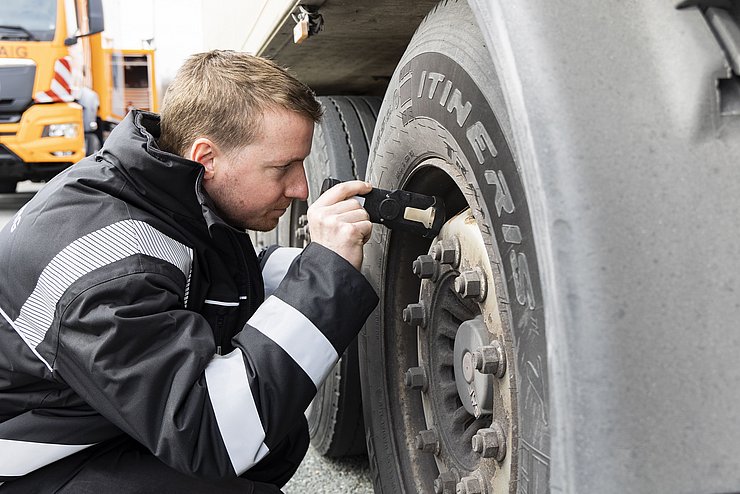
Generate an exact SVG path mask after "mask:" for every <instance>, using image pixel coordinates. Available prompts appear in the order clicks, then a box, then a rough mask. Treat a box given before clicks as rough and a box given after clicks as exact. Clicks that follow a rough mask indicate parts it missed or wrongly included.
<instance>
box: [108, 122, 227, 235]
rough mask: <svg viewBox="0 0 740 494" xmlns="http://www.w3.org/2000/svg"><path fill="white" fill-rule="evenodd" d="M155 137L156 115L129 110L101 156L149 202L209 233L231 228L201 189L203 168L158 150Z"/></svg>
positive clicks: (157, 130) (158, 133)
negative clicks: (202, 226) (191, 220)
mask: <svg viewBox="0 0 740 494" xmlns="http://www.w3.org/2000/svg"><path fill="white" fill-rule="evenodd" d="M159 136H160V127H159V115H157V114H155V113H150V112H145V111H141V110H132V111H130V112H129V113H128V115H126V118H124V119H123V121H122V122H121V123H120V124H118V125H117V126H116V128H115V129H113V131H112V132H111V134H110V136H108V138H107V139H106V141H105V144H104V146H103V148H102V150H101V153H102V155H103V157H104V158H105V159H106V160H108V161H110V162H112V163H113V164H114V165H115V166H116V167H117V168H118V169H119V170H120V171H121V172H122V173H123V175H124V176H125V177H126V179H127V181H128V182H129V183H130V184H131V185H132V187H133V188H134V189H135V190H136V192H137V193H138V194H140V195H141V196H143V197H145V198H146V199H147V200H148V201H149V202H151V203H153V204H155V205H157V206H159V207H161V208H164V209H167V210H169V211H171V212H173V213H176V214H179V215H184V216H187V217H190V218H195V219H200V218H203V219H204V220H205V222H206V224H207V225H208V230H209V231H212V228H213V227H214V226H216V225H220V226H227V227H228V228H232V227H231V226H230V225H228V224H227V223H226V222H225V221H224V220H223V219H222V218H221V217H220V216H219V214H218V212H217V211H216V208H215V206H214V204H213V201H212V199H211V198H210V197H209V196H208V194H207V193H206V192H205V190H204V189H203V187H202V180H203V166H202V165H201V164H200V163H197V162H195V161H192V160H189V159H187V158H183V157H182V156H178V155H175V154H172V153H168V152H166V151H162V150H161V149H159V146H158V145H157V139H158V138H159ZM232 229H234V228H232ZM234 230H236V229H234ZM238 231H240V230H238Z"/></svg>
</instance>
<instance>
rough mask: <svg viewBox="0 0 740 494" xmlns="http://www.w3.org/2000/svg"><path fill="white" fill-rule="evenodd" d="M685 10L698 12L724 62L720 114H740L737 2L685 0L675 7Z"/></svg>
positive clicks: (719, 85)
mask: <svg viewBox="0 0 740 494" xmlns="http://www.w3.org/2000/svg"><path fill="white" fill-rule="evenodd" d="M688 7H697V8H698V9H699V10H700V11H701V13H702V15H703V16H704V19H705V20H706V22H707V24H708V25H709V28H710V29H711V31H712V33H713V34H714V37H715V38H716V39H717V44H719V46H720V48H721V49H722V52H723V53H724V54H725V58H726V59H727V65H728V68H729V70H728V72H729V73H728V77H723V78H720V79H718V80H717V96H718V100H719V112H720V115H722V116H729V115H740V2H738V3H737V4H733V3H732V2H731V1H728V0H688V1H684V2H681V3H680V4H679V5H678V6H677V7H676V8H678V9H684V8H688Z"/></svg>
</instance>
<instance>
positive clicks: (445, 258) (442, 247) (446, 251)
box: [432, 237, 460, 268]
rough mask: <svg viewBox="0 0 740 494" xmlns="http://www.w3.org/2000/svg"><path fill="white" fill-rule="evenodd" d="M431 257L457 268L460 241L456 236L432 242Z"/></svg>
mask: <svg viewBox="0 0 740 494" xmlns="http://www.w3.org/2000/svg"><path fill="white" fill-rule="evenodd" d="M432 258H433V259H434V260H436V261H439V262H441V263H442V264H449V265H450V266H452V267H453V268H457V267H458V266H459V265H460V241H459V240H458V239H457V237H453V238H451V239H445V240H442V241H441V242H439V243H437V244H434V246H433V247H432Z"/></svg>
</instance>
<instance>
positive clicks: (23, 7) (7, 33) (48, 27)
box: [0, 0, 57, 41]
mask: <svg viewBox="0 0 740 494" xmlns="http://www.w3.org/2000/svg"><path fill="white" fill-rule="evenodd" d="M2 3H3V6H2V8H0V40H30V41H51V40H52V39H54V31H55V28H56V17H57V1H56V0H2Z"/></svg>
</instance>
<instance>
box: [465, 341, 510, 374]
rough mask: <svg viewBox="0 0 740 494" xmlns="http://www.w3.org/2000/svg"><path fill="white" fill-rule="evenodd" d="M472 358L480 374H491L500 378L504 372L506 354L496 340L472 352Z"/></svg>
mask: <svg viewBox="0 0 740 494" xmlns="http://www.w3.org/2000/svg"><path fill="white" fill-rule="evenodd" d="M472 360H473V363H474V365H475V368H476V369H477V370H478V371H479V372H480V373H481V374H493V375H495V376H496V377H498V378H501V377H504V374H505V373H506V354H505V353H504V349H503V348H501V343H499V342H498V341H497V340H494V341H493V343H491V344H490V345H486V346H482V347H480V348H479V349H477V350H475V351H474V352H473V353H472Z"/></svg>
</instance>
